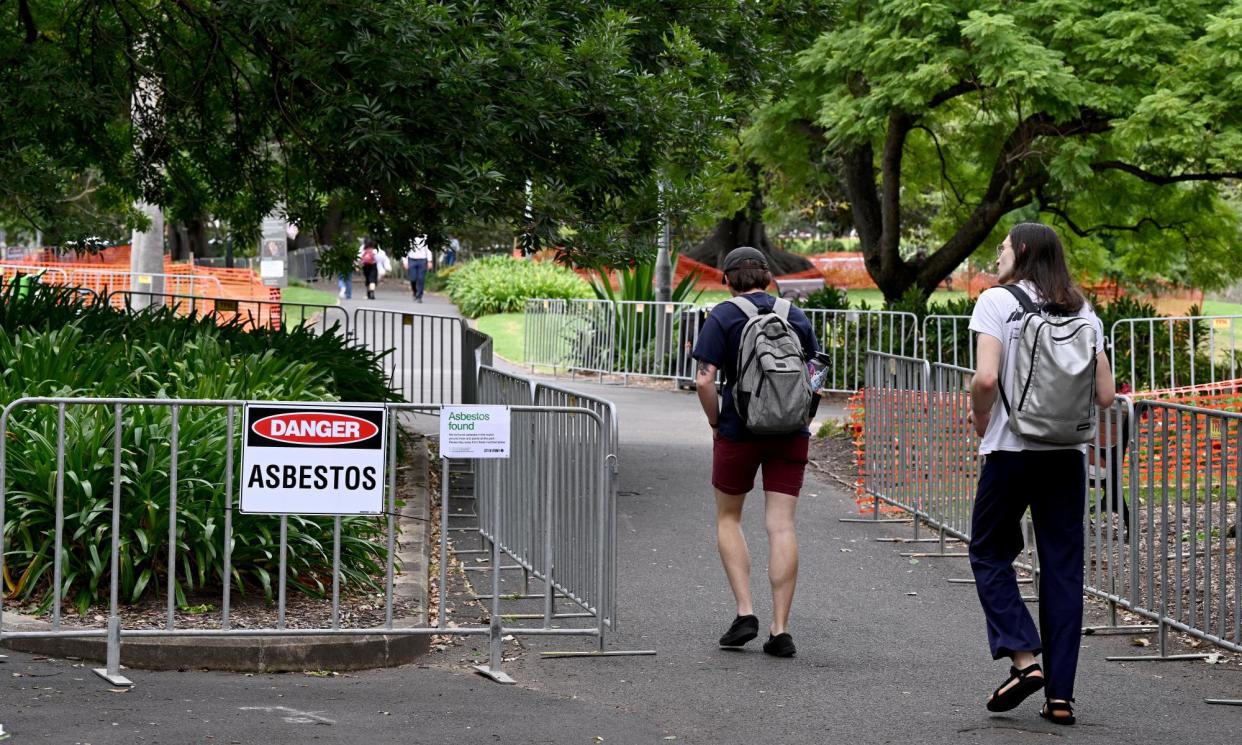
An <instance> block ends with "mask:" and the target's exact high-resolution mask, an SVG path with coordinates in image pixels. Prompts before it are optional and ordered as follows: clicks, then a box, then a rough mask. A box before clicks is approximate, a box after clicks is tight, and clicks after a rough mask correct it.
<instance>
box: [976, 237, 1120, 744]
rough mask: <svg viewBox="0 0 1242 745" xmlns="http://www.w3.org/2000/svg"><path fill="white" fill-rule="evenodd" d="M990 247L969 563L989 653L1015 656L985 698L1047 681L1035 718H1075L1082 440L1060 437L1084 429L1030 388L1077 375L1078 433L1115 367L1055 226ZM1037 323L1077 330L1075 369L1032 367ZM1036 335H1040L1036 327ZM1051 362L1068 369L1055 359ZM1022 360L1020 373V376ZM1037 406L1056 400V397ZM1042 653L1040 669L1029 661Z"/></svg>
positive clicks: (1010, 699)
mask: <svg viewBox="0 0 1242 745" xmlns="http://www.w3.org/2000/svg"><path fill="white" fill-rule="evenodd" d="M997 254H998V260H999V271H998V273H999V275H1000V281H1001V282H1002V283H1005V285H1006V286H1004V287H994V288H992V289H990V290H987V291H986V292H984V293H983V294H982V295H980V296H979V302H978V303H977V304H976V305H975V310H974V314H973V315H972V316H971V319H970V329H971V330H972V331H974V332H976V334H977V337H978V341H977V345H978V352H977V354H976V360H977V364H976V370H975V376H974V383H973V384H972V387H971V393H970V397H971V417H972V420H973V423H974V427H975V431H976V432H977V433H978V434H979V436H980V437H982V438H983V439H982V442H980V444H979V454H980V455H981V456H983V457H984V462H983V469H982V472H981V473H980V475H979V485H978V491H977V493H976V496H975V506H974V514H973V516H972V518H971V541H970V564H971V568H972V569H973V570H974V575H975V587H976V589H977V591H978V593H979V601H980V603H981V604H982V606H983V612H984V615H985V616H986V618H987V631H988V644H989V646H990V648H991V652H992V658H993V659H1001V658H1002V657H1008V658H1010V659H1011V660H1012V665H1011V666H1010V670H1009V677H1008V678H1007V679H1006V680H1005V682H1004V683H1002V684H1001V685H1000V686H999V687H998V688H997V689H996V690H995V691H994V692H993V693H992V695H991V697H989V698H988V701H987V708H988V710H989V711H1009V710H1011V709H1014V708H1016V707H1017V706H1018V705H1019V704H1020V703H1022V701H1023V700H1024V699H1025V698H1027V697H1028V696H1030V695H1031V694H1033V693H1035V692H1036V691H1038V690H1040V689H1041V688H1044V689H1045V695H1046V696H1047V699H1046V701H1045V703H1044V707H1043V708H1042V709H1041V710H1040V716H1042V717H1044V718H1045V719H1048V720H1049V721H1051V722H1054V723H1056V724H1073V723H1074V722H1075V718H1074V709H1073V705H1072V702H1073V701H1074V677H1075V675H1076V672H1077V669H1078V647H1079V644H1080V643H1081V637H1082V608H1083V599H1082V593H1083V525H1082V521H1083V506H1084V501H1085V500H1086V471H1085V468H1086V464H1085V452H1086V445H1076V444H1066V443H1073V442H1078V441H1081V438H1075V437H1074V435H1073V433H1072V432H1071V433H1070V434H1069V435H1068V436H1066V435H1065V434H1063V433H1062V432H1060V431H1059V430H1058V424H1057V423H1056V422H1055V421H1054V420H1046V421H1043V422H1041V421H1040V416H1041V412H1040V411H1039V408H1040V406H1041V401H1039V400H1035V399H1034V398H1033V397H1031V396H1030V391H1031V390H1032V388H1033V387H1034V388H1036V389H1037V388H1038V386H1040V385H1041V384H1043V385H1046V384H1047V381H1048V380H1049V377H1048V376H1049V375H1050V374H1051V375H1052V376H1053V378H1052V379H1053V380H1059V382H1058V386H1057V389H1058V391H1060V393H1059V395H1060V396H1064V397H1069V396H1071V391H1072V390H1073V388H1074V385H1073V384H1074V383H1077V384H1078V387H1079V389H1081V390H1082V391H1083V397H1084V399H1085V400H1083V401H1081V402H1077V403H1080V404H1081V406H1079V407H1078V409H1077V410H1078V412H1079V416H1082V417H1087V421H1085V422H1082V423H1079V422H1075V423H1074V425H1075V426H1074V427H1071V429H1075V428H1076V429H1078V430H1082V431H1086V430H1088V429H1089V428H1090V426H1091V423H1092V421H1093V420H1092V419H1091V418H1090V417H1093V416H1094V415H1095V410H1094V407H1093V404H1096V405H1099V406H1104V407H1107V406H1110V405H1112V402H1113V397H1114V393H1115V388H1114V382H1113V374H1112V370H1111V368H1110V366H1109V361H1108V356H1107V354H1105V352H1104V329H1103V325H1102V324H1101V322H1100V319H1099V318H1098V317H1097V316H1096V315H1095V313H1094V312H1093V311H1092V309H1091V306H1090V305H1089V304H1088V303H1087V301H1086V300H1085V299H1084V298H1083V295H1082V293H1081V291H1079V289H1078V288H1077V287H1075V286H1074V283H1073V281H1072V280H1071V279H1070V273H1069V268H1068V267H1067V266H1066V263H1065V252H1064V250H1063V249H1062V247H1061V240H1060V238H1058V237H1057V234H1056V232H1055V231H1053V229H1052V228H1050V227H1048V226H1046V225H1041V224H1039V223H1021V224H1019V225H1015V226H1014V227H1013V229H1012V230H1010V231H1009V235H1008V236H1006V237H1005V241H1004V243H1002V244H1001V245H999V246H997ZM1032 310H1037V311H1038V313H1031V312H1030V311H1032ZM1078 319H1086V321H1087V322H1086V323H1084V322H1083V321H1080V320H1078ZM1043 321H1047V322H1049V323H1050V324H1053V325H1056V324H1065V325H1066V327H1067V328H1069V327H1073V328H1076V329H1078V331H1077V332H1076V333H1078V334H1084V335H1085V336H1083V337H1080V338H1081V342H1082V347H1083V348H1084V349H1085V351H1083V353H1082V354H1081V355H1079V362H1080V364H1079V365H1078V366H1077V367H1075V368H1073V370H1072V371H1069V372H1066V370H1064V369H1061V370H1058V369H1048V368H1047V367H1045V368H1042V369H1041V370H1040V371H1039V372H1035V370H1036V368H1035V366H1034V363H1033V362H1030V360H1031V356H1030V355H1029V350H1028V349H1026V348H1025V347H1024V346H1023V345H1024V343H1025V342H1026V340H1029V339H1030V338H1031V335H1030V334H1024V333H1023V331H1024V326H1025V327H1029V326H1030V324H1031V323H1034V322H1043ZM1072 335H1073V334H1068V333H1067V334H1066V336H1067V337H1068V336H1072ZM1046 336H1047V335H1046V334H1045V337H1046ZM1092 337H1093V338H1092ZM1034 338H1035V339H1036V340H1037V341H1038V339H1039V335H1035V336H1034ZM1068 343H1075V342H1074V341H1073V340H1068ZM1046 359H1047V356H1045V360H1046ZM1092 362H1094V364H1093V365H1092V364H1091V363H1092ZM1057 364H1058V365H1060V366H1061V367H1065V362H1064V361H1058V362H1057ZM1020 367H1021V370H1022V372H1023V373H1024V376H1025V377H1024V379H1023V380H1021V381H1020V380H1018V377H1019V368H1020ZM1028 371H1030V374H1029V375H1025V374H1026V373H1027V372H1028ZM1058 374H1060V375H1061V376H1062V377H1061V378H1060V379H1057V378H1056V377H1055V376H1056V375H1058ZM1037 376H1039V377H1038V379H1037ZM1067 376H1068V377H1067ZM1067 382H1068V384H1067ZM1019 391H1021V393H1020V392H1019ZM1048 398H1050V399H1051V398H1057V396H1053V397H1048ZM1092 399H1094V400H1092ZM1045 403H1046V404H1051V405H1052V406H1059V405H1061V404H1062V403H1063V401H1060V400H1058V401H1048V402H1045ZM1011 412H1012V414H1013V416H1012V417H1011ZM1050 422H1051V423H1050ZM1041 427H1042V429H1041ZM1019 431H1021V432H1024V433H1026V434H1019ZM1028 507H1029V508H1030V511H1031V520H1032V523H1033V525H1034V528H1035V541H1036V548H1037V549H1038V552H1039V564H1040V574H1039V630H1038V631H1037V630H1036V628H1035V623H1034V622H1033V621H1032V619H1031V614H1030V612H1029V611H1028V610H1027V608H1026V605H1025V603H1024V601H1023V600H1022V595H1021V593H1020V591H1019V590H1018V584H1017V575H1016V573H1015V572H1014V568H1013V561H1014V559H1016V558H1017V557H1018V554H1019V553H1021V551H1022V547H1023V545H1022V529H1021V520H1022V516H1023V514H1024V513H1025V512H1026V510H1027V508H1028ZM1041 637H1042V638H1041ZM1041 653H1042V654H1043V658H1044V667H1041V666H1040V665H1039V663H1037V662H1036V660H1035V658H1036V656H1038V655H1039V654H1041Z"/></svg>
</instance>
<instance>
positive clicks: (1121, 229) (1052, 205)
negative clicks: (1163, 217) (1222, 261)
mask: <svg viewBox="0 0 1242 745" xmlns="http://www.w3.org/2000/svg"><path fill="white" fill-rule="evenodd" d="M1039 208H1040V210H1042V211H1044V212H1047V213H1049V214H1052V215H1056V216H1057V217H1059V218H1061V219H1062V220H1063V221H1064V222H1065V225H1066V226H1067V227H1068V228H1069V229H1070V230H1071V231H1073V233H1074V234H1075V235H1077V236H1080V237H1082V238H1090V237H1091V236H1093V235H1095V234H1097V233H1104V232H1111V233H1137V232H1139V231H1141V230H1142V229H1143V226H1144V225H1150V226H1152V227H1153V228H1155V229H1156V230H1160V231H1165V230H1177V231H1178V232H1181V230H1180V228H1181V226H1183V225H1186V224H1187V223H1186V222H1185V221H1181V222H1174V223H1169V224H1168V225H1164V224H1161V223H1160V222H1158V221H1156V220H1155V219H1153V218H1150V217H1144V218H1142V219H1140V220H1139V221H1138V222H1136V223H1134V224H1133V225H1112V224H1109V223H1104V224H1102V225H1095V226H1093V227H1090V228H1084V227H1082V226H1081V225H1078V224H1077V223H1075V222H1074V219H1073V218H1072V217H1070V216H1069V213H1068V212H1067V211H1066V210H1065V209H1064V208H1063V207H1060V206H1058V205H1057V203H1056V201H1054V200H1048V199H1047V198H1046V197H1045V195H1044V194H1043V191H1042V190H1041V191H1040V192H1039Z"/></svg>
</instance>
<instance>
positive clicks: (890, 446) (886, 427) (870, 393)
mask: <svg viewBox="0 0 1242 745" xmlns="http://www.w3.org/2000/svg"><path fill="white" fill-rule="evenodd" d="M866 363H867V367H866V381H865V382H866V386H865V387H864V388H863V410H864V412H865V417H866V424H865V427H864V437H865V439H864V443H865V445H864V450H863V452H864V458H865V460H864V468H863V486H864V488H865V489H866V491H867V493H869V494H871V496H872V497H874V498H875V517H876V518H877V519H878V518H879V515H880V502H886V503H888V504H891V505H894V506H896V507H900V508H902V509H903V510H905V511H907V512H909V513H911V514H913V515H916V516H924V517H926V516H927V515H926V511H925V510H924V509H923V501H924V495H925V490H926V488H927V472H928V462H927V455H928V448H927V439H926V438H927V433H926V429H927V427H926V425H927V422H928V416H927V407H928V391H929V388H928V386H929V374H930V373H929V368H928V365H927V362H926V361H925V360H920V359H917V358H914V357H902V356H898V355H892V354H884V353H882V352H868V353H867V356H866ZM916 524H917V522H916Z"/></svg>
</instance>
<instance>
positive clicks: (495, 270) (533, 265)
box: [448, 256, 591, 318]
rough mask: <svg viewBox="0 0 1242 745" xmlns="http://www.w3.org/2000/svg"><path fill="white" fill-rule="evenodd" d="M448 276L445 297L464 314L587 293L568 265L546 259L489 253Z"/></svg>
mask: <svg viewBox="0 0 1242 745" xmlns="http://www.w3.org/2000/svg"><path fill="white" fill-rule="evenodd" d="M460 267H461V268H460V269H457V270H456V271H454V272H453V274H452V275H450V277H449V280H448V291H449V298H450V299H451V300H452V301H453V303H454V304H455V305H456V306H457V308H458V310H460V311H461V312H462V314H463V315H465V316H466V317H467V318H478V317H479V316H483V315H488V314H491V313H517V312H521V311H522V310H524V309H525V308H526V301H527V300H529V299H530V298H549V299H566V300H567V299H571V298H586V297H590V296H591V288H590V286H589V285H588V284H587V283H586V281H585V280H583V279H582V278H581V277H579V276H578V275H577V274H575V273H574V271H573V270H572V269H569V268H568V267H564V266H560V265H558V264H554V263H552V262H550V261H527V260H525V259H514V258H512V257H509V256H489V257H487V258H483V259H476V260H475V261H468V262H465V263H464V264H461V265H460Z"/></svg>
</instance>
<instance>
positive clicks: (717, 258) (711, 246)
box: [686, 164, 813, 275]
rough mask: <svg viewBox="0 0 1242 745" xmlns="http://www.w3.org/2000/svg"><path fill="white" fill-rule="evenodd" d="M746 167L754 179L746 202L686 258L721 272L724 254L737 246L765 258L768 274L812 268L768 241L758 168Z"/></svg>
mask: <svg viewBox="0 0 1242 745" xmlns="http://www.w3.org/2000/svg"><path fill="white" fill-rule="evenodd" d="M748 167H749V168H750V169H751V174H752V176H753V177H754V190H753V191H752V192H751V195H750V202H749V203H747V205H746V207H745V208H743V209H740V210H738V211H737V213H735V214H734V215H733V217H726V218H722V219H721V220H720V222H718V223H716V227H715V228H713V229H712V232H711V233H710V234H709V235H708V236H707V237H706V238H704V239H703V242H702V243H700V244H699V245H697V246H695V247H694V248H692V249H690V251H689V252H688V253H687V254H686V256H687V257H689V258H691V259H694V260H695V261H701V262H703V263H704V264H707V265H708V266H714V267H716V268H717V269H722V268H724V259H725V255H726V254H728V253H729V252H730V251H732V250H733V249H735V248H737V247H738V246H751V247H752V248H757V249H759V250H760V251H762V252H763V253H764V254H765V255H766V256H767V257H768V266H769V267H771V269H772V274H775V275H780V274H793V273H794V272H801V271H804V270H806V269H811V268H813V265H812V264H811V262H810V261H808V260H807V259H806V257H804V256H798V255H797V254H791V253H787V252H785V251H781V250H779V249H777V248H776V247H775V246H773V245H772V242H771V241H769V240H768V231H767V228H766V227H765V226H764V224H763V192H762V190H761V189H760V188H759V183H758V166H756V165H754V164H748Z"/></svg>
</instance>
